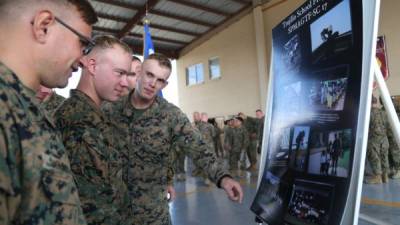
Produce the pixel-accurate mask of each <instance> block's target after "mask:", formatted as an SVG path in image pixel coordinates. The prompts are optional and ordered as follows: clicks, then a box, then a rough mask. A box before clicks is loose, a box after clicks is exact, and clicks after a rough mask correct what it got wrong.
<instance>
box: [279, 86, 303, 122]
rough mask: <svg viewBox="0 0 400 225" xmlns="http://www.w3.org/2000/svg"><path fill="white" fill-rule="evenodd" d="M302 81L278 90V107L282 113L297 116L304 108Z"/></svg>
mask: <svg viewBox="0 0 400 225" xmlns="http://www.w3.org/2000/svg"><path fill="white" fill-rule="evenodd" d="M302 86H303V85H302V82H295V83H291V84H288V85H285V86H283V88H282V89H279V90H277V93H276V95H277V98H278V101H277V108H278V110H279V113H280V115H281V116H282V115H284V116H285V117H286V118H287V117H296V116H297V115H298V114H299V113H300V112H301V108H302V102H304V101H302Z"/></svg>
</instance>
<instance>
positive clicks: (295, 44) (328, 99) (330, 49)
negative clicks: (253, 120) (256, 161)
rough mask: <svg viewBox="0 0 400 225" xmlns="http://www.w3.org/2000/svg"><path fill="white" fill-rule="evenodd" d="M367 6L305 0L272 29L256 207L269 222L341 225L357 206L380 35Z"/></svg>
mask: <svg viewBox="0 0 400 225" xmlns="http://www.w3.org/2000/svg"><path fill="white" fill-rule="evenodd" d="M364 2H365V1H361V0H358V1H355V0H354V1H353V0H310V1H306V2H305V3H304V4H303V5H301V6H300V7H299V8H298V9H296V10H295V11H294V12H293V13H292V14H290V15H289V16H288V17H287V18H285V19H284V20H283V21H282V22H281V23H279V24H278V25H277V26H276V27H275V28H274V29H273V30H272V42H273V43H272V46H273V47H272V69H271V74H270V76H272V77H271V78H270V80H271V81H272V82H271V84H270V89H271V90H269V94H270V95H271V97H270V100H269V101H270V102H269V104H268V107H267V110H266V111H267V112H268V115H267V116H268V118H267V119H268V121H269V122H268V123H267V126H266V127H267V128H266V131H267V132H264V133H265V134H264V139H266V138H267V139H268V141H264V144H263V155H262V157H265V158H264V160H263V161H264V162H265V163H264V166H263V168H264V169H263V170H262V171H260V173H262V174H261V175H260V180H259V187H258V191H257V194H256V197H255V199H254V202H253V204H252V206H251V210H252V211H253V212H254V213H255V214H256V215H257V217H258V218H260V219H262V220H263V221H264V222H266V223H267V224H270V225H275V224H276V225H278V224H279V225H281V224H294V225H308V224H310V225H314V224H315V225H331V224H341V223H342V222H343V214H344V213H345V209H346V207H350V208H351V209H352V210H354V208H356V206H355V205H356V204H354V200H353V199H352V197H349V195H350V194H351V193H352V192H354V190H355V189H357V188H361V187H360V181H359V174H360V167H359V165H360V164H361V162H362V163H363V161H364V159H363V157H361V154H360V153H362V152H363V149H364V151H365V145H366V143H365V142H366V140H362V138H360V137H364V136H365V127H366V126H365V125H366V123H368V119H369V112H367V111H369V110H367V109H368V108H369V105H370V104H369V103H368V101H369V99H370V98H368V97H366V96H368V94H370V93H371V91H372V83H371V80H372V75H371V70H370V68H371V62H372V57H374V55H375V52H373V53H372V51H371V48H372V47H373V46H374V44H373V43H372V42H373V41H374V40H373V39H372V38H371V40H369V39H368V40H367V39H365V35H366V33H371V35H372V33H376V29H375V28H376V27H375V28H373V27H374V23H371V25H370V26H371V28H366V27H365V24H364V23H365V21H363V16H365V15H363V14H365V13H367V11H365V10H366V9H365V4H366V3H364ZM370 3H375V1H369V3H367V4H370ZM375 7H376V5H373V6H371V7H370V9H369V10H370V12H376V11H375V10H376V8H375ZM363 10H364V11H363ZM371 20H372V21H374V20H375V19H374V18H372V19H371ZM364 29H365V30H364ZM369 43H370V44H369ZM375 44H376V43H375ZM366 46H368V47H366ZM366 49H369V50H368V51H366ZM374 49H375V48H374ZM365 64H367V65H365ZM363 96H364V97H363ZM367 118H368V119H367ZM265 143H266V144H265ZM360 159H361V160H360ZM354 168H356V169H354ZM362 168H363V167H362ZM349 201H353V202H352V203H351V205H348V202H349ZM355 211H357V210H355ZM357 213H358V211H357ZM350 217H351V216H350ZM347 220H351V218H350V219H349V218H346V221H347ZM346 224H350V223H346Z"/></svg>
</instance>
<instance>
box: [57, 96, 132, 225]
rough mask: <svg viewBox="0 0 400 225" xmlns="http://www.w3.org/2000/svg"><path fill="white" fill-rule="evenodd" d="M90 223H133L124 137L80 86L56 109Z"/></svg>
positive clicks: (108, 224) (85, 212)
mask: <svg viewBox="0 0 400 225" xmlns="http://www.w3.org/2000/svg"><path fill="white" fill-rule="evenodd" d="M56 121H57V126H58V128H59V129H60V131H61V132H62V137H63V142H64V144H65V147H66V149H67V151H68V156H69V158H70V161H71V168H72V171H73V173H74V177H75V182H76V183H77V186H78V191H79V197H80V199H81V202H82V208H83V212H84V214H85V216H86V220H87V222H88V224H93V225H95V224H96V225H98V224H104V225H112V224H119V225H121V224H127V225H128V224H131V219H132V215H131V210H130V208H129V204H130V202H129V199H128V192H127V188H126V185H125V183H124V182H123V179H122V176H125V179H126V176H127V170H126V171H125V172H124V171H123V167H122V166H123V165H124V164H127V163H128V162H127V161H128V158H127V152H124V151H120V150H126V149H127V148H126V146H125V145H124V143H126V142H124V141H123V139H124V138H125V137H124V136H120V135H118V130H117V129H113V128H115V127H113V124H112V123H111V122H110V121H109V120H107V118H106V117H105V116H104V115H103V113H102V112H101V111H100V109H98V107H97V106H96V104H95V102H93V101H92V99H90V98H89V96H87V95H86V94H85V93H83V92H81V91H79V90H71V96H70V98H68V99H67V100H65V102H64V103H63V104H62V105H61V106H60V108H59V109H58V111H57V112H56Z"/></svg>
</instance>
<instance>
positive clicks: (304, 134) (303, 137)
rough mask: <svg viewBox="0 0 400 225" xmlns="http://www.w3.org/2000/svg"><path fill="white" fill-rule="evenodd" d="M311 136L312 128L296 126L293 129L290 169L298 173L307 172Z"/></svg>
mask: <svg viewBox="0 0 400 225" xmlns="http://www.w3.org/2000/svg"><path fill="white" fill-rule="evenodd" d="M309 136H310V127H308V126H296V127H294V129H293V139H292V148H291V151H290V156H289V167H290V168H292V169H295V170H298V171H305V169H306V163H307V162H306V161H307V153H308V151H307V150H308V139H309Z"/></svg>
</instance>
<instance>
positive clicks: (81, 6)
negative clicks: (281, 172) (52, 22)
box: [0, 0, 98, 25]
mask: <svg viewBox="0 0 400 225" xmlns="http://www.w3.org/2000/svg"><path fill="white" fill-rule="evenodd" d="M32 3H36V4H42V5H44V4H46V3H52V4H55V5H60V6H62V5H64V6H75V7H76V9H77V10H78V12H79V13H80V14H81V16H82V19H83V20H84V21H85V23H87V24H88V25H93V24H95V23H96V22H97V21H98V18H97V14H96V11H95V10H94V8H93V7H92V5H91V4H90V3H89V1H88V0H0V14H3V13H6V12H7V11H9V9H11V8H16V7H17V8H18V7H21V6H27V7H29V5H30V4H32Z"/></svg>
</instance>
